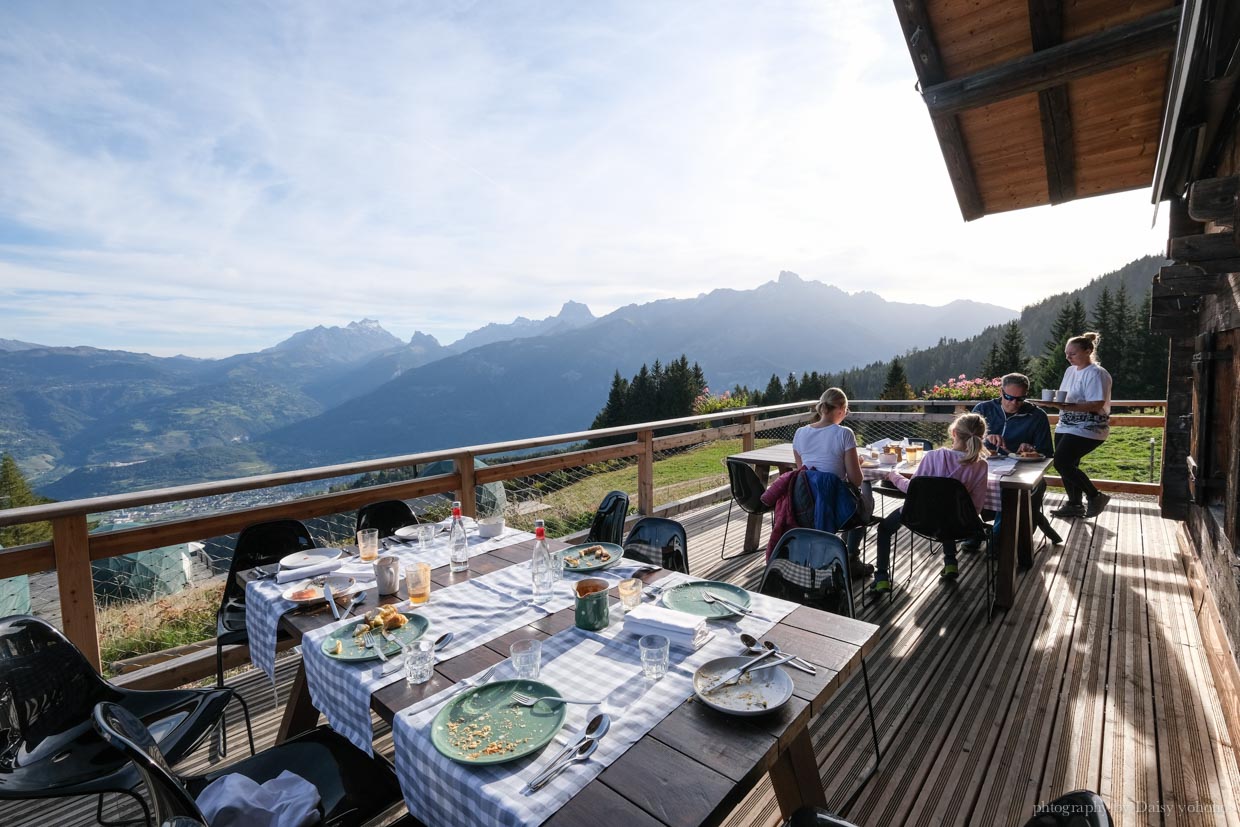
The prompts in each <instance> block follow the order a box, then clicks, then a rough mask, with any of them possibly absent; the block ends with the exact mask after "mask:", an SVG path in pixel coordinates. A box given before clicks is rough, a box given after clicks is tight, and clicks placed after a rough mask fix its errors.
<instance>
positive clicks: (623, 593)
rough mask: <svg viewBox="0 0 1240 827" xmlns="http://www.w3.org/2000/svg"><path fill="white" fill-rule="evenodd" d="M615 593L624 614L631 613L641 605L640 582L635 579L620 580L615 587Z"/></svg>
mask: <svg viewBox="0 0 1240 827" xmlns="http://www.w3.org/2000/svg"><path fill="white" fill-rule="evenodd" d="M616 592H617V593H618V594H619V595H620V605H621V606H623V607H624V610H625V611H626V612H631V611H633V610H634V609H636V608H637V607H638V606H640V605H641V603H642V581H640V580H638V579H637V578H636V577H630V578H629V579H628V580H621V581H620V582H619V584H617V585H616Z"/></svg>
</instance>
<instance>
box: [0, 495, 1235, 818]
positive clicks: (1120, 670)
mask: <svg viewBox="0 0 1240 827" xmlns="http://www.w3.org/2000/svg"><path fill="white" fill-rule="evenodd" d="M1054 500H1055V497H1054V496H1053V495H1052V496H1051V497H1050V498H1049V501H1048V506H1047V508H1048V509H1049V508H1052V507H1054V505H1055V503H1054ZM726 513H727V504H726V503H722V504H719V505H715V506H711V507H708V508H704V509H701V510H699V511H696V512H692V513H689V514H684V515H681V517H680V519H681V521H682V522H683V523H684V524H685V526H686V528H687V530H688V533H689V538H690V557H691V563H690V566H691V570H692V571H693V573H694V574H699V575H703V576H712V577H717V578H721V579H727V580H730V581H732V582H735V583H739V584H742V585H746V586H750V587H754V586H756V585H757V580H758V578H759V577H760V575H761V565H762V556H761V555H757V556H747V557H742V558H738V559H735V560H728V561H722V562H721V561H720V559H719V551H720V546H721V544H722V541H723V523H724V517H725V514H726ZM743 517H744V515H743V514H742V513H740V512H739V511H735V510H734V511H733V515H732V526H731V529H730V530H729V532H728V546H729V549H728V551H729V553H734V552H736V551H739V548H740V543H741V540H742V538H743V534H744V531H743V519H742V518H743ZM1056 527H1057V529H1058V530H1059V531H1060V533H1061V534H1063V535H1064V536H1065V537H1066V538H1067V541H1066V543H1065V544H1064V545H1062V546H1058V547H1045V548H1043V549H1042V550H1041V551H1040V552H1039V553H1038V555H1037V557H1036V565H1035V567H1034V568H1033V569H1032V570H1030V571H1028V572H1024V573H1022V574H1021V575H1020V582H1019V585H1018V595H1017V601H1016V604H1015V605H1014V606H1013V608H1012V609H1011V610H1010V611H1008V612H1007V613H1000V614H996V616H995V618H994V619H993V620H992V621H990V622H989V623H987V619H986V610H985V607H984V580H983V576H984V573H985V564H984V561H983V560H982V559H981V557H980V555H972V556H970V555H962V556H961V563H962V574H961V578H960V580H958V581H957V582H956V583H954V584H943V583H940V581H939V578H938V576H937V574H938V570H939V566H940V563H939V559H938V557H937V556H936V555H934V554H931V553H930V552H929V549H928V546H927V544H925V543H924V542H919V543H917V544H915V545H914V548H913V552H912V559H913V562H914V567H913V575H912V582H911V584H909V585H908V586H905V587H902V588H900V589H898V590H897V592H896V595H895V597H894V598H893V599H891V600H890V601H888V600H884V601H881V602H873V601H871V602H870V603H869V604H868V605H866V606H865V607H861V606H860V605H859V607H858V608H859V613H860V616H861V617H862V618H863V619H865V620H869V621H871V622H875V623H878V624H880V625H881V626H882V637H881V640H880V643H879V646H878V649H877V651H876V653H875V654H874V655H873V656H872V657H871V658H869V659H868V666H869V675H870V681H871V687H872V690H873V696H874V705H875V712H876V715H877V720H878V726H879V733H880V738H881V742H882V746H883V760H882V763H881V766H880V768H879V771H878V772H877V773H876V774H875V775H873V776H872V777H870V778H869V779H868V781H865V779H866V775H867V773H868V772H869V770H870V768H871V767H872V765H873V760H874V754H873V748H872V746H871V742H870V732H869V720H868V717H867V713H866V704H865V694H864V691H863V688H862V686H861V683H860V681H857V680H854V681H853V682H852V683H850V684H849V685H847V686H846V687H844V688H843V689H842V690H841V692H840V694H839V695H838V696H837V698H836V700H835V702H834V703H833V704H832V705H831V707H830V708H829V709H828V710H827V712H826V713H824V714H823V715H821V716H819V718H818V719H817V720H816V721H815V722H814V723H813V725H812V726H813V732H814V738H815V743H816V747H817V756H818V762H819V770H820V774H821V776H822V778H823V784H824V787H825V789H826V790H827V795H828V799H829V801H830V802H831V804H832V806H833V807H834V808H836V809H837V810H839V809H841V808H842V806H843V804H844V802H845V801H847V800H848V799H849V797H850V796H852V795H853V793H854V792H856V791H857V790H858V787H859V785H861V784H862V782H863V781H865V784H864V787H863V788H862V789H861V792H860V794H859V796H858V797H857V800H856V802H855V804H853V806H852V807H851V808H849V809H848V810H846V811H844V812H842V813H841V814H842V815H845V816H847V817H848V818H850V819H851V820H852V821H854V822H856V823H858V824H860V825H901V824H909V825H1020V824H1023V823H1024V821H1025V819H1026V818H1027V817H1028V816H1029V815H1030V814H1031V813H1032V812H1033V809H1034V806H1035V805H1036V803H1038V802H1041V801H1046V800H1049V799H1051V798H1054V797H1055V796H1056V795H1058V794H1060V793H1062V792H1065V791H1067V790H1071V789H1076V788H1080V787H1085V788H1089V789H1093V790H1096V791H1099V792H1100V793H1101V794H1102V796H1103V798H1104V799H1106V801H1107V803H1108V805H1109V806H1110V808H1111V811H1112V815H1113V817H1114V818H1115V820H1116V823H1117V824H1121V825H1163V824H1165V825H1182V824H1192V825H1196V824H1202V825H1240V770H1238V768H1237V759H1236V753H1235V750H1234V748H1233V744H1232V741H1231V738H1230V736H1229V733H1228V730H1227V727H1226V725H1225V722H1224V721H1223V718H1222V712H1221V706H1220V703H1219V698H1218V695H1217V692H1216V691H1215V688H1214V685H1213V682H1212V679H1211V676H1210V672H1209V670H1208V668H1207V665H1206V660H1205V657H1204V654H1203V651H1202V641H1201V638H1200V634H1199V632H1198V628H1197V624H1196V619H1195V614H1194V607H1193V605H1192V601H1191V599H1190V595H1189V588H1188V583H1187V580H1186V579H1185V577H1184V575H1183V573H1182V571H1181V568H1180V565H1179V563H1178V561H1177V559H1176V552H1175V549H1176V546H1175V539H1174V532H1175V529H1176V525H1175V524H1174V523H1168V522H1164V521H1163V520H1161V519H1160V518H1159V517H1158V514H1157V508H1156V506H1154V505H1153V504H1152V503H1148V502H1141V501H1137V500H1120V499H1116V500H1114V501H1113V502H1112V505H1111V507H1110V508H1109V509H1108V510H1107V511H1106V512H1105V513H1104V514H1103V515H1102V516H1101V517H1099V518H1098V520H1097V521H1096V522H1095V521H1077V522H1075V523H1073V524H1071V525H1069V524H1067V523H1063V522H1059V523H1057V525H1056ZM898 548H899V550H898V558H897V559H898V565H899V571H898V576H899V577H901V578H903V577H904V576H905V575H906V574H907V572H908V568H907V563H906V561H907V559H908V543H907V539H906V538H905V536H904V535H903V534H902V535H901V537H900V540H899V543H898ZM872 553H873V552H872V543H871V554H872ZM294 664H295V661H294V660H292V659H291V658H290V659H285V660H283V661H281V666H280V672H279V677H280V680H279V682H278V687H279V688H278V692H279V697H278V698H277V697H275V696H274V695H273V692H272V690H271V688H270V684H268V683H267V682H266V680H265V679H263V678H260V677H257V676H256V675H255V674H254V673H253V672H252V671H251V672H248V673H244V674H242V675H240V676H238V677H237V678H236V679H235V681H234V683H235V685H237V686H238V688H239V689H240V690H241V691H242V692H243V693H244V694H245V696H246V697H247V700H249V702H250V705H251V708H252V709H253V710H254V712H255V727H256V736H257V739H258V741H259V745H260V748H261V747H262V746H263V745H264V744H269V743H270V742H271V739H272V738H273V736H274V732H275V727H276V725H277V724H278V713H279V709H280V706H281V705H282V704H283V701H284V696H285V695H286V694H287V691H288V685H289V682H290V680H291V675H292V669H291V667H292V666H293V665H294ZM377 731H378V732H384V731H385V730H384V729H383V728H382V727H378V728H377ZM242 740H243V736H242V734H241V732H240V731H239V730H235V734H234V735H233V740H232V743H233V744H234V745H235V746H236V752H234V753H233V754H234V755H240V754H242V753H244V752H246V751H245V749H244V748H243V747H241V743H242ZM379 746H380V748H381V749H384V750H385V751H388V752H389V754H390V749H391V744H390V736H387V735H386V734H385V735H384V736H383V738H382V739H381V740H380V742H379ZM209 761H210V755H209V754H208V752H207V750H205V749H204V750H201V751H200V753H199V754H198V755H196V756H194V757H193V758H192V759H191V761H190V762H187V763H186V764H185V765H183V767H182V768H181V769H183V770H186V771H193V770H195V769H197V768H200V767H202V766H205V765H206V764H207V763H208V762H209ZM93 810H94V802H93V799H78V800H61V801H57V802H42V803H40V804H39V805H38V806H37V807H30V806H15V805H12V804H9V805H0V824H5V825H9V824H14V825H16V824H31V825H36V824H37V825H44V824H56V825H61V824H65V825H69V824H91V823H93ZM119 812H120V810H118V809H116V808H110V809H109V815H115V814H118V813H119ZM728 823H729V825H755V824H756V825H771V824H778V823H779V818H778V812H777V809H776V806H775V801H774V796H773V794H772V792H771V789H770V785H769V782H768V783H764V784H761V785H759V786H758V787H757V788H756V789H755V790H754V792H753V793H752V794H751V795H750V796H749V797H748V798H747V799H746V800H745V801H744V802H742V804H741V805H740V806H739V807H738V808H737V810H736V811H735V812H734V813H733V814H732V816H731V818H730V819H729V822H728Z"/></svg>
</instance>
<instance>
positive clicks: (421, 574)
mask: <svg viewBox="0 0 1240 827" xmlns="http://www.w3.org/2000/svg"><path fill="white" fill-rule="evenodd" d="M405 591H406V592H407V593H408V595H409V602H410V603H425V602H426V601H428V600H430V599H431V567H430V564H429V563H410V564H409V565H407V566H405Z"/></svg>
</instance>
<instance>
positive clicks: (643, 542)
mask: <svg viewBox="0 0 1240 827" xmlns="http://www.w3.org/2000/svg"><path fill="white" fill-rule="evenodd" d="M624 556H625V557H631V558H633V559H635V560H641V561H642V562H644V563H653V564H655V565H656V566H662V567H663V568H665V569H667V570H668V571H678V572H681V573H682V574H688V573H689V538H688V537H687V536H686V535H685V527H684V526H682V525H681V524H680V523H678V522H676V521H675V520H669V519H667V518H666V517H642V518H641V519H640V520H638V521H637V522H636V523H634V524H633V528H632V530H631V531H629V536H628V537H626V538H625V539H624Z"/></svg>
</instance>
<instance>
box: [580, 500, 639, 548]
mask: <svg viewBox="0 0 1240 827" xmlns="http://www.w3.org/2000/svg"><path fill="white" fill-rule="evenodd" d="M628 515H629V495H628V494H626V493H624V492H623V491H610V492H608V493H607V496H605V497H603V501H602V502H601V503H599V506H598V511H596V512H595V513H594V522H593V523H591V524H590V533H589V534H588V535H586V542H587V543H615V544H616V545H620V540H621V539H622V538H623V537H624V520H625V518H626V517H628Z"/></svg>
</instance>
